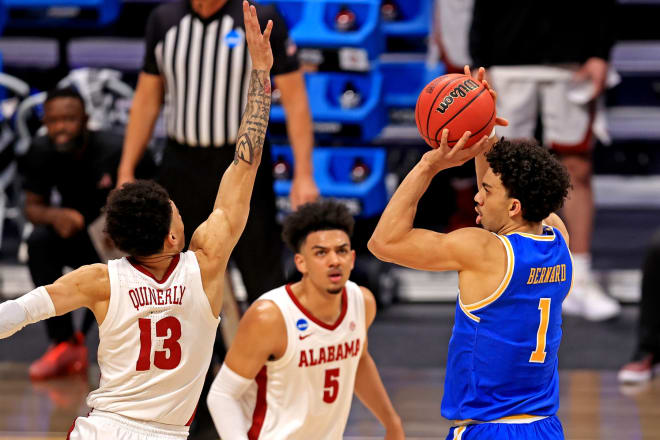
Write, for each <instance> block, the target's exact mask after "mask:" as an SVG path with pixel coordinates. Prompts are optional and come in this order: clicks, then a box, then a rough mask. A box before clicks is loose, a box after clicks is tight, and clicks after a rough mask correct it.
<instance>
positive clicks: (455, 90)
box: [415, 73, 495, 148]
mask: <svg viewBox="0 0 660 440" xmlns="http://www.w3.org/2000/svg"><path fill="white" fill-rule="evenodd" d="M415 121H416V122H417V129H418V130H419V134H421V135H422V137H423V138H424V140H425V141H426V143H427V144H429V145H430V146H431V147H433V148H438V147H439V146H440V139H441V137H442V130H443V129H445V128H446V129H448V130H449V137H448V138H447V143H448V144H449V146H450V147H453V146H454V145H456V142H458V140H459V139H460V138H461V136H463V133H465V132H466V131H468V130H469V131H470V132H471V133H472V135H471V137H470V139H469V140H468V141H467V143H466V144H465V146H466V147H469V146H470V145H473V144H475V143H476V142H477V141H479V140H480V139H481V138H482V137H483V136H484V135H489V134H490V133H491V131H492V130H493V127H494V126H495V101H493V97H492V96H491V95H490V93H488V90H487V89H486V87H484V85H483V84H481V83H479V82H477V81H476V80H474V79H472V78H470V77H469V76H467V75H462V74H459V73H451V74H449V75H443V76H440V77H438V78H436V79H434V80H433V81H431V82H430V83H428V84H427V85H426V87H424V89H423V90H422V91H421V93H420V94H419V97H418V98H417V105H416V106H415Z"/></svg>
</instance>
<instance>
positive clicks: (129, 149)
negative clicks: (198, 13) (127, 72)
mask: <svg viewBox="0 0 660 440" xmlns="http://www.w3.org/2000/svg"><path fill="white" fill-rule="evenodd" d="M161 28H162V26H161V24H160V22H159V18H158V16H157V14H155V13H152V14H151V15H150V16H149V19H148V20H147V26H146V30H145V45H146V48H145V55H144V65H143V67H142V72H140V76H139V77H138V83H137V87H136V89H135V95H133V102H132V103H131V113H130V117H129V119H128V125H127V127H126V134H125V136H124V149H123V150H122V153H121V160H120V162H119V168H118V169H117V187H120V186H122V185H123V184H124V183H126V182H132V181H133V180H135V168H136V167H137V165H138V163H139V162H140V159H141V158H142V156H143V155H144V152H145V150H146V149H147V145H148V144H149V139H151V135H152V133H153V130H154V125H155V124H156V120H157V119H158V115H159V114H160V108H161V106H162V104H163V98H164V96H165V81H164V79H163V77H162V76H161V74H160V71H159V69H158V63H157V62H156V54H155V52H154V49H155V47H156V44H157V43H158V40H159V35H161V34H162V32H163V29H161Z"/></svg>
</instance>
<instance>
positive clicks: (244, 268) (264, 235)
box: [159, 140, 284, 303]
mask: <svg viewBox="0 0 660 440" xmlns="http://www.w3.org/2000/svg"><path fill="white" fill-rule="evenodd" d="M234 147H235V146H234V145H225V146H224V147H221V148H214V147H208V148H203V147H189V146H185V145H180V144H177V143H176V142H174V141H171V140H170V141H168V143H167V146H166V147H165V151H164V153H163V160H162V163H161V170H160V175H159V183H160V184H161V185H163V186H164V187H165V189H167V191H168V192H169V194H170V198H171V199H172V200H173V201H174V203H175V204H176V206H177V208H179V212H180V213H181V217H182V218H183V224H184V228H185V234H186V245H187V244H188V243H189V242H190V239H191V237H192V234H193V232H195V229H197V227H198V226H199V225H200V224H201V223H202V222H204V221H205V220H206V219H207V218H208V217H209V215H210V214H211V212H212V210H213V204H214V202H215V198H216V195H217V193H218V186H219V185H220V180H221V179H222V175H223V173H224V172H225V170H226V169H227V167H228V166H229V164H231V163H232V161H233V160H234ZM276 214H277V210H276V207H275V193H274V192H273V175H272V170H271V156H270V145H269V144H268V142H266V145H264V151H263V155H262V158H261V165H260V166H259V170H258V171H257V178H256V181H255V183H254V191H253V193H252V200H251V202H250V215H249V216H248V220H247V224H246V225H245V230H244V231H243V235H242V236H241V238H240V240H239V241H238V244H237V245H236V247H235V248H234V251H233V252H232V254H231V258H232V260H233V261H234V263H235V264H236V266H237V267H238V269H239V270H240V272H241V275H242V277H243V282H244V284H245V289H246V290H247V296H248V301H249V302H250V303H252V302H253V301H254V300H255V299H257V298H258V297H259V296H260V295H261V294H263V293H265V292H267V291H269V290H271V289H274V288H275V287H278V286H280V285H282V284H284V275H283V268H282V264H281V261H280V260H281V254H282V241H281V238H280V226H279V225H278V224H277V221H276Z"/></svg>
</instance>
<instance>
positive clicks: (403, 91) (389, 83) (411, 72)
mask: <svg viewBox="0 0 660 440" xmlns="http://www.w3.org/2000/svg"><path fill="white" fill-rule="evenodd" d="M380 71H381V72H382V74H383V100H384V101H385V105H386V106H388V107H397V108H414V107H415V105H416V104H417V97H418V96H419V92H420V91H421V90H422V88H423V87H424V86H425V85H426V84H428V83H429V82H431V81H432V80H433V79H435V78H437V77H438V76H441V75H444V74H445V73H446V69H445V66H444V64H442V63H438V64H436V65H435V66H433V67H431V68H429V67H428V66H427V65H426V63H425V62H424V61H411V60H405V59H403V58H402V59H401V60H400V61H382V60H381V63H380Z"/></svg>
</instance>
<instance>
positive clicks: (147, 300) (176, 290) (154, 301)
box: [128, 286, 186, 310]
mask: <svg viewBox="0 0 660 440" xmlns="http://www.w3.org/2000/svg"><path fill="white" fill-rule="evenodd" d="M184 293H186V286H174V287H171V288H167V289H165V290H163V289H152V288H151V287H139V288H137V289H131V290H129V291H128V296H129V297H130V298H131V302H132V303H133V307H135V310H140V307H144V306H152V305H157V306H166V305H170V304H176V305H181V301H183V294H184Z"/></svg>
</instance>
